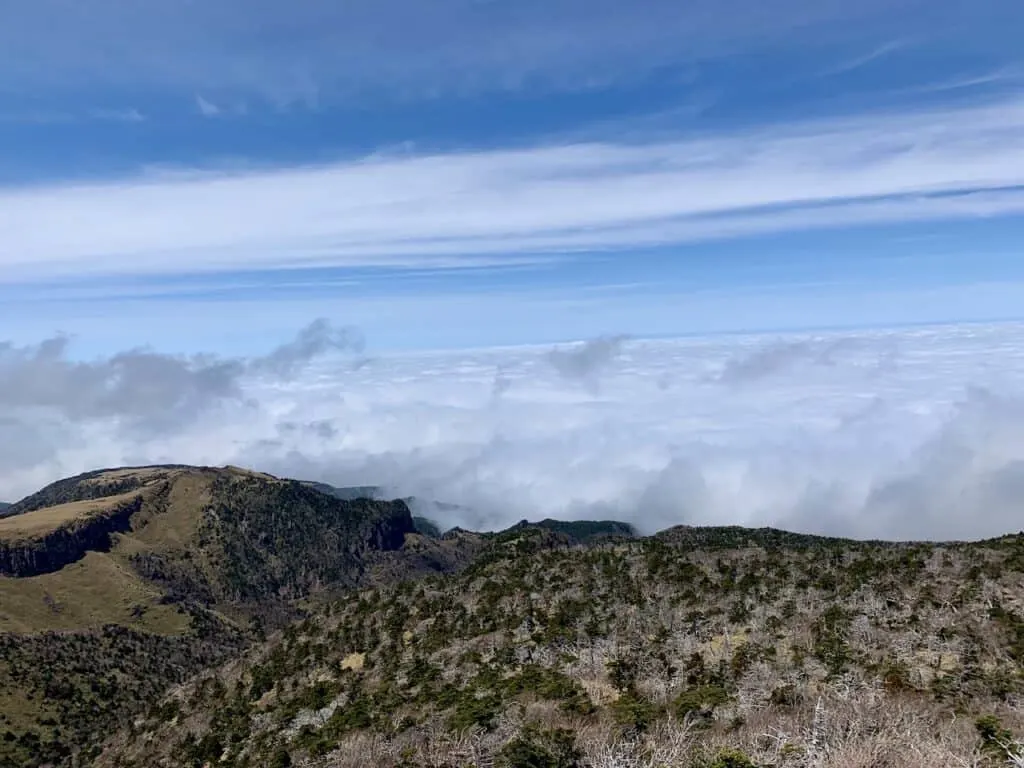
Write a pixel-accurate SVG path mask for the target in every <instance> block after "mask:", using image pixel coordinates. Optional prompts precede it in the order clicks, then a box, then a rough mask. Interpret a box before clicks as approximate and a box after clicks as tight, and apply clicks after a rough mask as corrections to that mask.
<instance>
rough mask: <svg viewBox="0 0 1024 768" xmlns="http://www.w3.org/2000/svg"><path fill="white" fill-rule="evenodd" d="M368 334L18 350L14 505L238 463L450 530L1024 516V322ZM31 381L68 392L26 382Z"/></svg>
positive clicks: (848, 529) (7, 411)
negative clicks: (499, 344)
mask: <svg viewBox="0 0 1024 768" xmlns="http://www.w3.org/2000/svg"><path fill="white" fill-rule="evenodd" d="M353 338H357V335H356V334H354V332H351V331H349V332H342V331H339V330H337V329H335V328H333V327H331V326H329V325H327V324H323V323H320V324H316V325H314V326H311V328H309V329H307V330H306V331H304V332H303V334H302V335H300V337H299V339H298V340H297V341H296V342H295V343H293V344H291V345H287V346H285V347H282V348H281V349H279V350H277V351H276V352H272V353H271V354H269V355H267V356H264V357H261V358H258V359H253V360H231V361H228V360H218V359H213V358H190V359H187V360H186V359H178V358H166V359H161V362H160V364H159V365H153V360H151V359H149V358H145V357H143V358H142V359H143V360H144V362H138V361H135V360H134V358H131V355H135V354H139V355H146V354H153V355H154V356H155V353H127V354H128V355H129V357H128V358H125V357H123V356H117V357H114V358H110V359H109V360H104V361H94V362H92V363H89V364H87V365H83V364H78V363H73V362H71V361H70V360H68V359H67V357H66V355H65V354H64V349H63V347H62V342H50V343H48V344H46V345H42V346H40V347H37V348H31V349H13V348H11V347H8V348H6V350H5V351H4V352H3V354H2V355H0V377H5V378H3V381H4V386H0V392H3V393H5V395H4V397H3V398H0V428H2V429H3V432H4V436H5V438H4V440H3V441H0V443H2V444H3V445H4V446H5V448H4V450H2V451H0V496H5V495H6V496H8V497H9V498H12V499H13V498H14V497H16V496H19V495H22V494H27V493H28V492H30V491H32V490H35V488H36V487H37V486H39V485H41V484H42V483H44V482H46V481H49V480H53V479H55V478H56V477H58V476H62V475H66V474H70V473H73V472H77V471H82V470H85V469H89V468H93V467H97V466H113V465H119V464H125V463H131V464H139V463H148V462H194V463H209V464H223V463H235V464H244V465H252V466H255V467H258V468H260V469H264V470H268V471H272V472H276V473H279V474H284V475H290V476H299V477H305V478H309V479H317V480H324V481H327V482H333V483H335V484H340V485H346V484H351V485H366V484H379V485H382V486H384V487H386V488H387V489H388V490H389V492H390V493H392V494H394V495H403V496H404V495H417V496H422V497H425V498H432V499H438V500H442V501H446V502H453V503H456V504H460V505H463V506H464V507H465V508H466V509H465V510H463V511H460V512H453V511H450V510H449V511H447V512H444V513H443V514H445V515H447V517H446V518H445V519H443V520H442V522H443V523H446V524H448V525H455V524H461V525H466V526H471V527H490V528H495V527H501V526H504V525H507V524H510V523H512V522H515V521H516V520H519V519H521V518H523V517H529V518H540V517H544V516H558V517H593V516H601V517H607V516H613V517H618V518H622V519H627V520H630V521H632V522H634V523H635V524H637V525H638V526H639V527H640V528H641V529H642V530H646V531H653V530H656V529H659V528H663V527H667V526H670V525H673V524H678V523H684V522H686V523H693V524H710V523H729V524H733V523H735V524H747V525H764V524H772V525H779V526H784V527H788V528H792V529H798V530H804V531H816V532H825V533H835V534H846V535H854V536H860V537H886V538H925V537H927V538H976V537H981V536H989V535H997V534H1000V533H1004V532H1008V531H1015V530H1017V529H1018V528H1020V527H1021V525H1020V514H1019V503H1020V502H1019V500H1020V498H1021V490H1022V489H1024V437H1022V436H1024V398H1022V397H1021V386H1022V384H1024V326H1021V325H990V326H962V327H944V328H930V329H916V330H900V331H872V332H862V333H857V334H843V335H829V336H797V337H793V336H790V337H785V338H774V337H773V338H769V337H761V336H750V337H716V338H707V339H688V340H658V341H653V340H624V339H614V340H613V339H602V340H597V341H595V342H591V343H589V344H579V345H575V346H572V345H567V346H562V347H559V348H557V349H555V350H552V349H550V348H546V347H535V348H512V349H500V350H493V351H481V352H459V353H443V354H441V353H434V354H418V355H409V356H404V357H378V358H374V359H371V360H366V359H365V358H360V359H357V358H355V357H354V356H353V355H352V354H339V353H352V352H357V350H358V345H354V343H353V341H352V339H353ZM324 352H332V353H333V354H328V356H327V357H320V358H317V359H315V360H314V359H313V358H314V357H316V356H317V355H319V354H320V353H324ZM156 357H159V356H156ZM126 359H131V360H132V362H131V363H130V364H126V363H125V360H126ZM311 360H312V362H310V361H311ZM126 365H129V367H127V368H126V367H125V366H126ZM134 365H139V366H141V367H139V368H137V369H134V368H130V366H134ZM282 365H283V367H282ZM126 371H130V372H127V373H126ZM151 372H153V373H154V380H156V381H160V382H162V384H161V386H160V387H158V388H156V389H151V388H149V385H148V384H147V382H148V381H150V380H149V379H148V376H149V375H150V373H151ZM168 374H171V375H168ZM31 381H37V382H39V384H40V386H41V385H42V384H43V383H45V382H46V381H52V382H56V383H55V384H53V385H52V387H51V389H50V390H46V389H45V388H44V389H40V390H39V391H37V392H36V393H34V394H26V392H28V391H29V390H31V389H32V387H31V386H30V382H31ZM11 382H20V384H19V385H18V386H10V383H11ZM62 382H63V383H62ZM97 382H100V383H97ZM119 387H120V388H121V389H120V390H118V388H119ZM172 390H173V392H174V393H175V394H174V395H173V396H172V395H171V394H170V393H171V392H172ZM108 391H112V392H119V394H118V396H117V397H116V398H108V397H107V396H106V395H105V394H104V393H107V392H108ZM11 392H20V393H21V394H18V395H14V396H13V397H12V395H11V394H10V393H11ZM29 399H31V402H29ZM164 412H172V413H177V414H178V415H179V418H176V419H174V420H163V419H160V418H156V417H157V415H158V414H159V413H164ZM146 414H148V415H149V416H151V417H152V418H146V417H145V415H146ZM200 414H201V418H200V417H199V416H200ZM8 438H10V439H8ZM15 445H16V446H17V449H15V448H14V447H13V446H15Z"/></svg>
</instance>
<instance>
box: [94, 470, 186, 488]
mask: <svg viewBox="0 0 1024 768" xmlns="http://www.w3.org/2000/svg"><path fill="white" fill-rule="evenodd" d="M173 472H174V470H168V469H165V468H163V467H126V468H124V469H112V470H110V471H109V472H103V473H101V474H98V475H96V476H95V477H90V478H88V479H86V480H83V481H82V485H86V486H96V485H103V484H104V483H109V482H112V481H117V480H128V479H130V478H135V479H138V480H139V481H141V482H144V483H145V482H150V481H152V480H156V479H159V478H163V477H166V476H167V475H169V474H172V473H173Z"/></svg>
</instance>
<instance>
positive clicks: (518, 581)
mask: <svg viewBox="0 0 1024 768" xmlns="http://www.w3.org/2000/svg"><path fill="white" fill-rule="evenodd" d="M1022 662H1024V539H1022V538H1021V537H1006V538H1003V539H999V540H995V541H989V542H981V543H976V544H946V545H943V544H885V543H861V542H851V541H842V540H835V539H824V538H820V537H804V536H798V535H793V534H785V533H784V532H779V531H770V530H761V531H751V530H743V529H736V528H720V529H705V530H701V531H697V530H694V529H679V530H675V531H672V532H669V533H667V534H666V535H664V536H660V537H654V538H648V539H640V540H631V541H617V542H616V541H603V542H601V543H598V544H595V545H594V546H590V547H581V546H578V545H573V544H571V543H569V542H566V540H565V537H564V536H563V535H562V534H558V533H556V532H553V531H550V530H545V529H543V528H539V527H524V528H521V529H519V530H515V529H514V530H513V531H510V532H506V533H505V534H502V535H500V536H494V537H490V538H489V544H488V548H487V550H486V551H485V552H484V553H483V554H482V555H481V556H480V557H478V558H477V560H476V561H475V562H474V564H473V565H471V566H470V567H468V568H467V569H465V570H464V571H462V572H461V573H459V574H456V575H447V576H436V577H431V578H429V579H427V580H425V581H420V582H418V583H406V584H399V585H396V586H391V587H384V588H378V589H374V590H370V591H363V592H361V593H353V594H350V595H348V596H346V597H343V598H342V599H341V600H340V601H338V602H335V603H333V604H331V605H328V606H325V607H324V608H323V609H322V610H319V611H317V612H316V613H315V614H313V615H311V616H310V617H309V618H307V619H305V620H304V621H302V622H301V623H299V624H296V625H293V626H291V627H289V628H288V629H287V630H286V631H284V632H283V633H280V634H278V635H276V636H274V637H273V638H271V639H270V640H269V641H268V642H267V643H266V644H264V645H262V646H260V647H257V648H254V649H253V650H251V651H250V652H248V653H247V654H246V655H245V656H244V657H243V659H242V660H241V661H240V662H235V663H233V664H231V665H230V666H227V667H222V668H221V669H219V670H215V671H209V672H206V673H204V674H203V675H201V676H200V677H199V678H197V679H196V680H194V681H193V682H191V683H189V684H188V685H186V686H183V687H181V688H179V689H177V690H176V691H174V692H173V693H172V694H171V695H170V696H169V697H168V698H166V699H165V700H164V701H163V702H162V703H161V704H160V705H159V706H156V707H154V708H153V709H152V710H151V712H150V713H149V716H148V717H147V718H146V719H145V721H144V722H140V723H138V724H137V727H135V728H133V729H132V731H131V732H124V733H122V734H120V735H118V736H117V737H116V738H115V739H113V740H112V741H111V742H110V743H109V744H108V745H107V748H106V750H105V752H104V754H103V755H102V756H101V758H100V759H99V760H98V761H97V765H100V766H114V765H117V766H184V765H202V764H204V762H208V763H210V764H214V763H216V764H217V765H221V766H225V767H226V768H232V767H234V768H241V767H242V766H263V765H286V764H293V765H302V764H307V763H306V762H305V761H307V760H313V761H315V762H309V763H308V764H309V765H313V764H315V765H317V766H322V767H336V768H344V767H346V766H352V767H353V768H355V766H361V765H374V766H383V767H385V768H386V767H388V766H406V767H408V766H420V767H422V768H427V767H428V766H429V767H436V766H442V765H474V766H481V765H490V764H494V765H501V766H553V767H555V768H569V767H570V766H573V767H576V768H582V767H583V766H593V767H594V768H606V767H610V766H624V765H629V766H634V765H636V766H641V765H643V766H655V765H665V766H703V767H705V768H710V767H712V766H713V768H729V767H730V766H741V767H745V768H751V767H752V766H769V765H771V766H777V767H782V766H792V767H793V768H797V766H808V765H814V766H835V767H836V768H839V767H840V766H841V767H842V768H852V767H854V766H856V767H858V768H868V766H902V765H910V764H913V765H929V766H950V768H951V767H952V766H954V765H968V764H971V765H983V764H985V763H984V760H985V758H986V756H988V757H991V758H999V759H1002V762H1003V763H1004V764H1005V759H1003V758H1005V750H1004V752H1003V753H999V750H1000V749H1002V747H1001V746H1000V740H1002V739H1010V738H1011V736H1012V734H1013V733H1017V734H1020V733H1021V729H1022V727H1024V716H1022V715H1021V713H1020V710H1019V709H1018V708H1017V706H1016V703H1017V702H1019V701H1020V700H1021V697H1024V678H1022V672H1021V664H1022ZM980 716H986V717H988V718H989V719H984V720H980V721H979V723H978V725H979V728H978V729H976V728H975V724H974V721H975V718H977V717H980ZM995 716H998V717H1001V718H1003V720H1004V722H1005V723H1006V725H1007V726H1009V727H1010V730H1007V731H1005V732H1004V731H1002V730H1000V729H1002V727H1003V726H1002V725H1000V724H999V722H998V721H997V720H995V719H992V718H993V717H995ZM986 734H987V735H986ZM1006 745H1007V746H1008V747H1012V748H1013V749H1016V747H1014V746H1013V745H1012V743H1011V742H1010V741H1006ZM1000 754H1002V756H1003V757H1002V758H1001V757H1000ZM908 761H909V762H908ZM991 764H992V765H995V764H997V762H992V763H991Z"/></svg>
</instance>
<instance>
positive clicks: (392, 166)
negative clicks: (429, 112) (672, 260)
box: [0, 100, 1024, 283]
mask: <svg viewBox="0 0 1024 768" xmlns="http://www.w3.org/2000/svg"><path fill="white" fill-rule="evenodd" d="M1022 185H1024V102H1022V101H1019V100H1015V101H1007V102H1004V103H999V104H994V105H987V106H981V107H971V108H963V109H959V110H945V111H941V110H940V111H933V112H919V113H907V114H889V115H880V116H877V117H872V118H864V119H861V120H825V121H809V122H805V123H800V124H793V125H789V126H785V127H776V128H772V129H757V130H748V131H744V132H740V133H735V134H730V135H723V136H720V137H718V138H708V139H692V140H686V141H676V142H662V143H650V144H639V145H628V144H607V143H604V144H602V143H587V144H575V145H563V146H539V147H534V148H528V149H515V150H498V149H496V150H485V151H472V152H461V153H452V154H437V155H421V156H404V157H391V156H386V157H372V158H367V159H362V160H351V161H347V162H341V163H336V164H332V165H323V166H310V167H301V168H281V169H275V170H266V169H259V170H253V169H248V170H245V169H236V170H231V171H216V170H207V171H199V170H196V171H187V170H184V171H180V172H175V173H155V172H154V173H151V174H149V175H145V176H142V177H138V178H130V179H122V180H115V181H109V182H103V183H100V182H96V183H90V184H81V183H75V184H66V185H49V186H33V187H30V188H24V189H19V188H7V189H3V190H0V229H2V230H3V231H4V232H5V238H4V242H3V244H2V245H0V282H6V283H16V282H25V281H45V280H55V279H64V278H68V277H71V276H74V277H75V278H76V279H80V278H81V277H83V276H89V275H108V276H109V275H112V274H121V275H154V274H180V273H186V274H190V273H197V272H218V271H229V272H230V271H232V270H234V271H242V270H261V269H262V270H270V269H279V268H302V267H314V266H349V267H351V266H360V265H362V266H367V265H372V266H378V267H380V266H396V265H400V266H406V267H407V266H411V265H420V266H423V267H424V268H445V267H458V266H465V265H471V264H474V263H476V261H478V260H479V259H481V258H501V259H505V260H506V261H514V259H515V258H527V259H529V258H536V257H537V255H538V254H547V255H559V254H565V253H566V252H573V251H594V250H607V251H613V252H616V251H622V252H628V251H629V250H631V249H635V248H637V247H643V246H652V247H653V246H659V245H662V246H663V245H668V244H672V243H682V242H692V241H697V240H705V239H715V238H718V239H721V238H737V237H746V236H751V235H754V234H762V233H770V232H781V231H792V230H807V229H818V228H824V227H840V226H842V227H849V226H865V225H872V224H885V223H894V222H905V221H922V220H929V219H934V218H942V219H949V218H975V217H984V216H1009V215H1019V214H1021V213H1022V212H1024V192H1022V191H1021V189H1022Z"/></svg>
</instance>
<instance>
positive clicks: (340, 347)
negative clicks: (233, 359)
mask: <svg viewBox="0 0 1024 768" xmlns="http://www.w3.org/2000/svg"><path fill="white" fill-rule="evenodd" d="M365 349H366V340H365V339H364V338H363V335H362V333H361V332H360V331H359V329H358V328H335V327H334V326H333V325H331V322H330V321H329V320H327V319H325V318H320V319H318V320H314V321H313V322H312V323H311V324H310V325H308V326H306V327H305V328H303V329H302V330H301V331H299V334H298V336H296V337H295V339H293V340H292V341H290V342H288V343H286V344H282V345H281V346H279V347H277V348H276V349H274V350H273V351H272V352H270V353H269V354H268V355H266V356H265V357H262V358H257V359H256V360H254V361H253V362H252V363H250V367H251V368H252V369H253V370H255V371H259V372H262V371H269V372H270V373H273V374H276V375H278V376H294V375H295V374H296V373H297V372H299V370H301V368H302V367H303V366H304V365H306V364H307V363H309V361H310V360H313V359H314V358H316V357H320V356H322V355H324V354H326V353H328V352H354V353H356V354H362V352H363V351H364V350H365Z"/></svg>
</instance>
